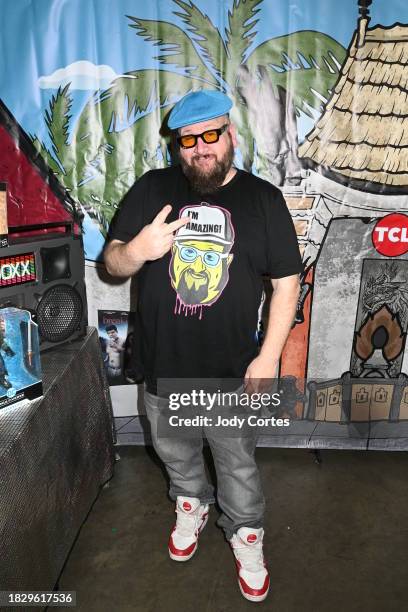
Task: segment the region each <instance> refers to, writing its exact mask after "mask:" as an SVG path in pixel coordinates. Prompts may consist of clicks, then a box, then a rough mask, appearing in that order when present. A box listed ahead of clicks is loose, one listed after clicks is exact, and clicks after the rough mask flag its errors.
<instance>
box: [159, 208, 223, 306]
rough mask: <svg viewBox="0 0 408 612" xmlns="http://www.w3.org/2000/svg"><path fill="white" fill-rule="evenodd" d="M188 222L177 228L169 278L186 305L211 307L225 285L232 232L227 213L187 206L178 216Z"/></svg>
mask: <svg viewBox="0 0 408 612" xmlns="http://www.w3.org/2000/svg"><path fill="white" fill-rule="evenodd" d="M183 216H189V217H190V219H191V222H190V223H188V224H187V225H185V226H183V227H182V228H180V230H179V231H178V232H177V234H176V236H175V240H174V244H173V247H172V258H171V262H170V278H171V284H172V287H173V288H174V289H175V291H176V292H177V296H178V298H179V299H180V300H181V302H182V303H183V304H184V305H185V306H199V305H201V306H211V304H214V302H215V301H216V300H217V299H218V298H219V297H220V295H221V294H222V291H223V289H224V287H225V286H226V284H227V283H228V279H229V274H228V268H229V266H230V264H231V262H232V260H233V257H234V256H233V254H232V253H230V251H231V247H232V245H233V242H234V230H233V227H232V224H231V219H230V214H229V212H228V211H226V210H224V209H222V208H220V207H218V206H210V205H209V204H205V203H203V204H201V205H200V206H187V207H185V208H184V209H183V210H182V211H181V213H180V217H183Z"/></svg>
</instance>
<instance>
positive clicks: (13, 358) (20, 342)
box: [0, 307, 43, 409]
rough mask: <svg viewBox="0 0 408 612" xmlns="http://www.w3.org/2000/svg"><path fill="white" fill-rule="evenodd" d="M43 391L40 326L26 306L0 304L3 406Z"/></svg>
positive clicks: (0, 402) (0, 374)
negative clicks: (8, 306) (23, 307)
mask: <svg viewBox="0 0 408 612" xmlns="http://www.w3.org/2000/svg"><path fill="white" fill-rule="evenodd" d="M42 394H43V388H42V378H41V361H40V348H39V338H38V326H37V324H36V323H34V321H32V319H31V314H30V313H29V312H28V311H27V310H21V309H20V308H11V307H10V308H0V409H1V408H5V407H6V406H10V404H14V403H16V402H20V401H22V400H33V399H36V398H37V397H40V396H41V395H42Z"/></svg>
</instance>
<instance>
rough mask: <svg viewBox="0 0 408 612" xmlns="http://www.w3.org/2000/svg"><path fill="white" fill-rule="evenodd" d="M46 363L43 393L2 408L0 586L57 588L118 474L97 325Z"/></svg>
mask: <svg viewBox="0 0 408 612" xmlns="http://www.w3.org/2000/svg"><path fill="white" fill-rule="evenodd" d="M41 362H42V369H43V385H44V396H43V397H42V398H39V399H38V400H35V401H33V402H31V403H30V404H29V405H28V406H23V407H14V408H6V409H4V410H0V551H1V557H0V590H38V591H39V590H52V589H53V588H54V586H55V584H56V582H57V580H58V577H59V575H60V573H61V570H62V567H63V565H64V562H65V560H66V558H67V556H68V553H69V551H70V549H71V547H72V545H73V543H74V540H75V538H76V536H77V534H78V532H79V529H80V527H81V525H82V523H83V521H84V520H85V518H86V516H87V514H88V512H89V510H90V508H91V506H92V504H93V503H94V501H95V499H96V497H97V495H98V493H99V491H100V488H101V486H102V485H103V484H104V483H106V482H107V481H108V480H109V479H110V478H111V476H112V474H113V465H114V447H113V444H114V442H115V434H114V428H113V414H112V406H111V401H110V394H109V386H108V383H107V380H106V376H105V371H104V367H103V363H102V357H101V351H100V346H99V340H98V334H97V331H96V329H95V328H88V331H87V334H86V336H85V337H84V338H82V339H80V340H76V341H74V342H71V343H68V344H65V345H62V346H61V347H56V348H55V349H53V350H52V351H48V352H46V353H43V354H42V355H41ZM0 609H3V608H0ZM4 609H6V610H8V611H10V610H12V608H4ZM16 609H17V608H16ZM19 609H20V610H21V608H19ZM30 609H31V610H34V609H35V608H30ZM38 609H41V608H38Z"/></svg>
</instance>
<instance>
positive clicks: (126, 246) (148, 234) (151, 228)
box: [104, 204, 190, 278]
mask: <svg viewBox="0 0 408 612" xmlns="http://www.w3.org/2000/svg"><path fill="white" fill-rule="evenodd" d="M170 212H171V206H170V204H167V205H166V206H164V207H163V208H162V209H161V211H160V212H159V213H158V215H157V216H156V217H155V218H154V219H153V221H152V222H151V223H150V224H149V225H145V227H144V228H143V229H142V230H140V232H139V233H138V234H137V236H135V237H134V238H132V240H130V241H129V242H127V243H125V242H122V241H121V240H115V239H114V240H112V241H111V242H110V243H109V244H108V245H107V246H106V248H105V251H104V259H105V265H106V269H107V270H108V272H109V274H111V275H112V276H121V277H124V278H126V277H129V276H132V275H133V274H136V273H137V272H138V271H139V270H140V268H141V267H142V266H143V265H144V264H145V262H146V261H154V260H155V259H160V257H163V255H165V254H166V253H167V252H168V251H169V250H170V249H171V246H172V244H173V240H174V236H173V232H175V231H177V230H178V229H179V228H180V227H182V226H183V225H186V223H188V222H189V221H190V218H189V217H183V218H182V219H176V221H172V222H171V223H166V219H167V217H168V216H169V214H170Z"/></svg>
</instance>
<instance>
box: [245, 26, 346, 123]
mask: <svg viewBox="0 0 408 612" xmlns="http://www.w3.org/2000/svg"><path fill="white" fill-rule="evenodd" d="M345 58H346V49H345V48H344V47H343V46H342V45H341V44H340V43H338V42H337V41H336V40H335V39H334V38H331V37H330V36H327V35H326V34H323V33H322V32H314V31H311V30H305V31H300V32H294V33H292V34H288V35H286V36H279V37H277V38H273V39H271V40H267V41H266V42H264V43H262V44H261V45H259V46H258V47H257V48H256V49H254V51H253V52H252V53H251V54H250V56H249V57H248V59H247V60H246V62H245V66H247V68H248V69H249V71H250V72H251V74H253V75H255V76H256V75H258V77H259V78H261V75H262V70H265V69H266V71H267V74H268V77H269V78H270V80H271V82H272V83H273V84H274V85H276V86H280V87H282V88H283V89H285V90H287V91H289V92H290V93H291V95H292V97H293V100H294V103H295V107H296V111H297V113H299V112H300V111H303V112H304V113H306V114H307V115H308V116H310V117H313V112H312V111H313V109H316V110H317V111H320V110H321V109H322V102H324V101H325V100H327V99H328V98H329V97H330V93H331V91H332V89H333V87H334V85H335V83H336V81H337V79H338V77H339V72H340V68H341V65H342V64H343V62H344V60H345Z"/></svg>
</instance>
